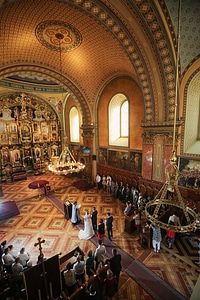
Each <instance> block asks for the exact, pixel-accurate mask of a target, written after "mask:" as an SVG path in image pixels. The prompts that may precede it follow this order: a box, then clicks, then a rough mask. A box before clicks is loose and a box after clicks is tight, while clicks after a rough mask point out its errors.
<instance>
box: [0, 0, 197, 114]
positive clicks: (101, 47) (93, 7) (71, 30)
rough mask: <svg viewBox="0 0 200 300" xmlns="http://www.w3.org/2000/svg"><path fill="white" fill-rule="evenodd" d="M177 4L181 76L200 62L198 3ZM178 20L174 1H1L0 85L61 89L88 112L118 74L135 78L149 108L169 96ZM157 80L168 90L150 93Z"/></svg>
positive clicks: (35, 88)
mask: <svg viewBox="0 0 200 300" xmlns="http://www.w3.org/2000/svg"><path fill="white" fill-rule="evenodd" d="M181 5H182V7H181V42H180V55H181V58H180V70H181V73H182V74H183V73H184V72H185V71H186V70H187V68H188V66H190V64H191V62H193V61H195V60H197V59H198V58H199V52H200V51H199V49H200V39H199V36H200V8H199V0H191V1H190V3H189V1H187V0H182V2H181ZM177 18H178V0H174V1H171V0H165V1H164V0H162V1H157V0H156V1H152V0H137V1H130V0H129V1H128V0H127V1H126V0H122V1H116V0H101V1H96V0H87V1H86V0H60V1H59V0H43V1H41V0H34V1H31V0H16V1H14V0H13V1H12V0H10V1H7V0H5V1H1V2H0V86H1V87H4V88H5V89H11V88H15V89H24V90H26V89H27V90H28V91H32V92H41V93H42V92H54V93H56V92H59V91H61V89H62V88H64V90H65V91H67V92H69V93H71V94H72V95H74V96H75V97H76V98H78V99H79V101H82V102H83V103H85V105H86V106H88V107H90V108H89V109H91V110H92V109H93V105H94V101H96V99H97V98H98V95H99V94H100V92H101V90H102V89H103V87H104V86H105V85H106V83H107V82H109V81H110V80H112V79H113V78H115V77H116V76H125V77H131V78H134V79H135V81H136V82H137V83H138V85H139V86H140V87H141V88H142V91H143V95H144V100H145V101H146V105H147V106H148V105H149V104H148V101H150V99H152V98H153V99H155V100H154V101H155V102H156V101H158V99H159V97H164V96H163V95H165V97H166V96H167V95H168V98H170V97H173V96H174V84H170V81H172V82H173V83H174V67H175V61H176V52H175V50H174V49H177V48H176V47H177V44H176V42H177V41H176V35H177V24H178V20H177ZM162 81H163V82H162ZM156 82H158V83H159V86H168V89H167V90H165V91H162V90H158V91H157V93H158V94H155V87H154V86H155V84H156ZM170 89H172V90H173V93H172V92H171V90H170ZM152 95H153V97H152Z"/></svg>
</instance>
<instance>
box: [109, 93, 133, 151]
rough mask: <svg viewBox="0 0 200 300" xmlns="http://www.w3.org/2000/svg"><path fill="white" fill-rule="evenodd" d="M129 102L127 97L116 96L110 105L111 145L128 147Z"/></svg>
mask: <svg viewBox="0 0 200 300" xmlns="http://www.w3.org/2000/svg"><path fill="white" fill-rule="evenodd" d="M128 137H129V102H128V100H127V98H126V96H125V95H123V94H116V95H115V96H114V97H113V98H112V99H111V101H110V103H109V144H110V145H115V146H124V147H128V142H129V139H128Z"/></svg>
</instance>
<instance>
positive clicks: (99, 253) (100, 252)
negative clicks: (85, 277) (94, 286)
mask: <svg viewBox="0 0 200 300" xmlns="http://www.w3.org/2000/svg"><path fill="white" fill-rule="evenodd" d="M105 253H106V247H105V246H104V245H103V243H102V240H99V245H98V247H97V248H96V250H95V252H94V257H95V260H96V270H97V268H98V265H99V264H100V263H102V264H104V255H105Z"/></svg>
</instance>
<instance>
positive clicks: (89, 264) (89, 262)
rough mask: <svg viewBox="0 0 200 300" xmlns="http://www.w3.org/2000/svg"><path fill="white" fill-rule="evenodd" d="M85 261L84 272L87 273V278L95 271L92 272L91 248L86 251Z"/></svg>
mask: <svg viewBox="0 0 200 300" xmlns="http://www.w3.org/2000/svg"><path fill="white" fill-rule="evenodd" d="M85 262H86V274H87V275H88V278H90V277H91V276H92V275H93V274H94V273H95V272H94V255H93V254H92V250H89V251H88V256H87V258H86V260H85Z"/></svg>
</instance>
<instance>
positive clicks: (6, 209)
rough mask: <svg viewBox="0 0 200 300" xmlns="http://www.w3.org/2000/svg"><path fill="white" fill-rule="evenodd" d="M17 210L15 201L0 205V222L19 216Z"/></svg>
mask: <svg viewBox="0 0 200 300" xmlns="http://www.w3.org/2000/svg"><path fill="white" fill-rule="evenodd" d="M19 214H20V212H19V209H18V207H17V204H16V203H15V201H7V202H3V203H0V221H3V220H6V219H9V218H12V217H14V216H16V215H19Z"/></svg>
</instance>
